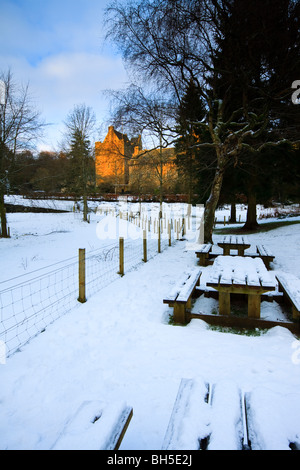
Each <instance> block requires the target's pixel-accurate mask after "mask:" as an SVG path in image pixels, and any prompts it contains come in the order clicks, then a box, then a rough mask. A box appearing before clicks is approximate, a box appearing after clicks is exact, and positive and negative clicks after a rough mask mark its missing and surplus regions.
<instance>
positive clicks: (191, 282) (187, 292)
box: [176, 269, 202, 302]
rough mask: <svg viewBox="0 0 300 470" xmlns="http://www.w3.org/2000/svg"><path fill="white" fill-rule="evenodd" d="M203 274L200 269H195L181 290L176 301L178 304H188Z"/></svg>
mask: <svg viewBox="0 0 300 470" xmlns="http://www.w3.org/2000/svg"><path fill="white" fill-rule="evenodd" d="M201 274H202V271H201V270H200V269H195V270H194V271H193V272H192V273H191V275H190V277H189V279H187V280H186V282H185V284H184V286H183V287H182V289H181V290H180V293H179V295H178V297H177V299H176V301H177V302H187V301H188V299H189V297H190V296H191V294H192V292H193V290H194V288H195V286H196V284H197V282H198V281H199V278H200V276H201Z"/></svg>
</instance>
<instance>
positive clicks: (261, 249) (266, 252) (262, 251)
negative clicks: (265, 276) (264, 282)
mask: <svg viewBox="0 0 300 470" xmlns="http://www.w3.org/2000/svg"><path fill="white" fill-rule="evenodd" d="M256 249H257V253H258V254H259V256H260V257H261V259H262V260H263V262H264V263H265V266H266V268H267V269H270V263H271V262H272V261H273V260H274V258H275V256H274V255H273V253H272V252H271V250H270V249H269V248H267V247H266V246H265V245H257V247H256Z"/></svg>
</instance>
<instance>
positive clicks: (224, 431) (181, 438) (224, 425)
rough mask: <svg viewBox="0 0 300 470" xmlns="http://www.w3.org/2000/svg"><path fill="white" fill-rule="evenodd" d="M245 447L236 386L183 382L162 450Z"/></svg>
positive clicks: (243, 419) (240, 400) (240, 397)
mask: <svg viewBox="0 0 300 470" xmlns="http://www.w3.org/2000/svg"><path fill="white" fill-rule="evenodd" d="M248 448H249V439H248V432H247V424H246V415H245V409H244V400H243V394H242V393H241V391H240V389H239V388H238V387H237V385H236V384H235V383H233V382H229V381H221V382H219V383H217V384H214V385H212V386H211V385H210V384H208V383H205V382H204V381H202V380H201V379H200V380H199V379H182V380H181V383H180V386H179V389H178V393H177V397H176V400H175V403H174V407H173V410H172V413H171V417H170V421H169V424H168V427H167V431H166V434H165V438H164V441H163V446H162V450H199V449H201V450H204V449H208V450H242V449H248Z"/></svg>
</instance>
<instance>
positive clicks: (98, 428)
mask: <svg viewBox="0 0 300 470" xmlns="http://www.w3.org/2000/svg"><path fill="white" fill-rule="evenodd" d="M132 415H133V410H132V408H131V407H129V406H127V405H126V404H124V403H115V404H110V405H106V404H104V403H103V402H99V401H85V402H83V403H82V405H81V406H80V407H79V409H78V410H77V412H76V414H75V415H74V417H73V418H71V420H70V421H69V422H67V424H66V426H65V427H64V429H63V430H62V432H61V434H60V435H59V437H58V439H57V440H56V442H55V443H54V445H53V446H52V448H51V450H118V449H119V447H120V444H121V442H122V439H123V437H124V434H125V432H126V430H127V427H128V425H129V422H130V420H131V418H132Z"/></svg>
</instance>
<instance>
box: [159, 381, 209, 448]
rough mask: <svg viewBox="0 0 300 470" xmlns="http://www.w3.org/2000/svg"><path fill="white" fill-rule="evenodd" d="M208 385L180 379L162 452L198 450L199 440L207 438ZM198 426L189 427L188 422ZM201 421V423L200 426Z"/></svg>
mask: <svg viewBox="0 0 300 470" xmlns="http://www.w3.org/2000/svg"><path fill="white" fill-rule="evenodd" d="M207 394H208V385H207V384H205V383H204V382H202V381H198V380H193V379H182V380H181V382H180V386H179V389H178V393H177V397H176V400H175V403H174V407H173V410H172V414H171V417H170V421H169V425H168V428H167V431H166V435H165V438H164V442H163V446H162V449H163V450H187V449H190V450H198V449H199V440H200V439H204V438H205V437H207V433H208V428H207V426H206V424H205V417H206V415H207V409H208V407H209V405H208V404H207V402H206V397H207ZM195 417H196V419H197V422H198V426H196V427H195V426H191V425H190V421H192V422H195ZM201 421H202V422H203V423H202V425H201Z"/></svg>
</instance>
